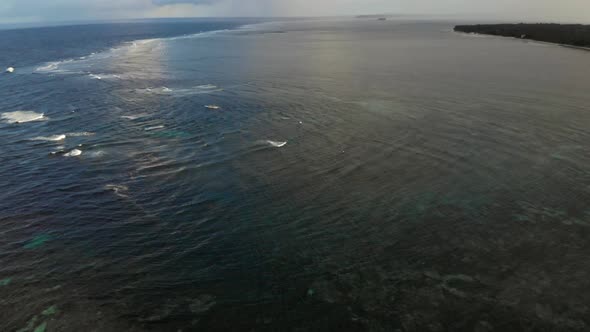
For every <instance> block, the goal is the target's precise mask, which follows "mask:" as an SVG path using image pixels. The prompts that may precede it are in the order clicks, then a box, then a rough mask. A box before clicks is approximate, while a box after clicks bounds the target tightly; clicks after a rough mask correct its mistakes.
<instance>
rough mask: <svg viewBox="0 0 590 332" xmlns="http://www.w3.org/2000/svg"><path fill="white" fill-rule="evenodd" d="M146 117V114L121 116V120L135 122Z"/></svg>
mask: <svg viewBox="0 0 590 332" xmlns="http://www.w3.org/2000/svg"><path fill="white" fill-rule="evenodd" d="M146 116H148V114H143V113H141V114H135V115H122V116H121V119H127V120H137V119H141V118H145V117H146Z"/></svg>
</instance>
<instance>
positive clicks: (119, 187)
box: [104, 184, 129, 198]
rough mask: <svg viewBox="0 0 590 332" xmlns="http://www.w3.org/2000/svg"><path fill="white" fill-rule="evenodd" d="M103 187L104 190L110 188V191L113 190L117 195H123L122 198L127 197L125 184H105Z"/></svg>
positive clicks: (127, 189)
mask: <svg viewBox="0 0 590 332" xmlns="http://www.w3.org/2000/svg"><path fill="white" fill-rule="evenodd" d="M104 189H105V190H110V191H112V192H114V193H115V195H117V196H119V197H123V198H127V197H129V196H128V195H127V192H128V191H129V188H128V187H127V186H124V185H119V184H107V185H106V186H104Z"/></svg>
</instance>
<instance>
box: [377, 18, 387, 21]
mask: <svg viewBox="0 0 590 332" xmlns="http://www.w3.org/2000/svg"><path fill="white" fill-rule="evenodd" d="M377 20H378V21H387V18H386V17H379V18H378V19H377Z"/></svg>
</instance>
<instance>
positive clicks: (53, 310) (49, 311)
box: [41, 305, 57, 316]
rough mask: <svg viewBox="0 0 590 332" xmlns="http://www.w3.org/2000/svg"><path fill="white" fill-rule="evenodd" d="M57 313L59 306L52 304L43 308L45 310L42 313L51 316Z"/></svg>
mask: <svg viewBox="0 0 590 332" xmlns="http://www.w3.org/2000/svg"><path fill="white" fill-rule="evenodd" d="M56 313H57V307H56V306H54V305H52V306H51V307H49V308H47V309H45V310H43V312H42V313H41V314H42V315H43V316H51V315H55V314H56Z"/></svg>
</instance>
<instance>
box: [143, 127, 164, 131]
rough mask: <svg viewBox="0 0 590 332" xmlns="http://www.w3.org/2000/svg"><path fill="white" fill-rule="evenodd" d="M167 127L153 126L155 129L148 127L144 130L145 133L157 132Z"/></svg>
mask: <svg viewBox="0 0 590 332" xmlns="http://www.w3.org/2000/svg"><path fill="white" fill-rule="evenodd" d="M164 128H166V127H165V126H153V127H146V128H144V130H145V131H151V130H157V129H164Z"/></svg>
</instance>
